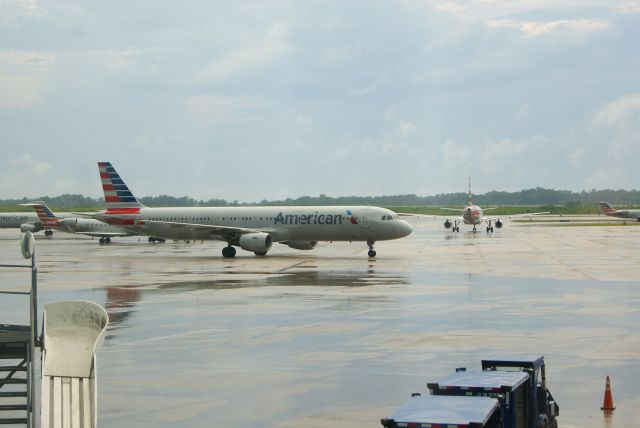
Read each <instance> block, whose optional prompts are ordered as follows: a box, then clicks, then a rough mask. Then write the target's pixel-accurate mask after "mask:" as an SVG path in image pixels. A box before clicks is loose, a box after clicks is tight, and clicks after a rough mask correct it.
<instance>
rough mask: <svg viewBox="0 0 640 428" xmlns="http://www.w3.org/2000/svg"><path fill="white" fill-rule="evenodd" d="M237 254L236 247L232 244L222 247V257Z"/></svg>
mask: <svg viewBox="0 0 640 428" xmlns="http://www.w3.org/2000/svg"><path fill="white" fill-rule="evenodd" d="M235 255H236V249H235V248H233V247H231V246H229V247H224V248H223V249H222V257H226V258H231V257H235Z"/></svg>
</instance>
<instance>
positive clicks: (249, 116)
mask: <svg viewBox="0 0 640 428" xmlns="http://www.w3.org/2000/svg"><path fill="white" fill-rule="evenodd" d="M267 106H268V104H267V103H265V102H263V101H262V100H261V99H259V98H254V97H243V96H226V95H193V96H190V97H188V98H187V110H188V111H189V113H191V114H192V115H193V116H195V117H196V118H197V119H199V120H200V121H202V122H205V123H207V124H214V125H215V124H232V123H241V122H249V121H252V120H255V119H256V115H255V114H254V113H255V111H256V110H261V109H264V108H266V107H267Z"/></svg>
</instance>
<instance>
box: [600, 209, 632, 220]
mask: <svg viewBox="0 0 640 428" xmlns="http://www.w3.org/2000/svg"><path fill="white" fill-rule="evenodd" d="M607 215H609V216H612V217H620V218H637V219H639V220H640V210H617V211H614V212H613V213H610V214H607Z"/></svg>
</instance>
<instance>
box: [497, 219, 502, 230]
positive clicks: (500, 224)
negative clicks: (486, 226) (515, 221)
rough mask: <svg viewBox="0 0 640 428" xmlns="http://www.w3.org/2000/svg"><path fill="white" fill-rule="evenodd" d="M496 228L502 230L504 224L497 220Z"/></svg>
mask: <svg viewBox="0 0 640 428" xmlns="http://www.w3.org/2000/svg"><path fill="white" fill-rule="evenodd" d="M496 227H497V228H498V229H500V228H501V227H502V222H501V221H500V219H497V220H496Z"/></svg>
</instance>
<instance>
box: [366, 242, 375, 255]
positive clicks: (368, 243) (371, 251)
mask: <svg viewBox="0 0 640 428" xmlns="http://www.w3.org/2000/svg"><path fill="white" fill-rule="evenodd" d="M375 243H376V241H373V240H371V239H368V240H367V245H368V246H369V252H368V253H367V254H368V255H369V257H370V258H374V257H375V256H376V250H374V249H373V244H375Z"/></svg>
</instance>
